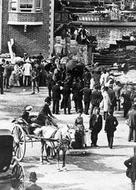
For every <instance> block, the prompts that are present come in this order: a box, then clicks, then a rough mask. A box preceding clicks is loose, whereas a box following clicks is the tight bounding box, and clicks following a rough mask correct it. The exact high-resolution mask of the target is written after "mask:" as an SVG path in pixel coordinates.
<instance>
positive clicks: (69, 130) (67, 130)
mask: <svg viewBox="0 0 136 190" xmlns="http://www.w3.org/2000/svg"><path fill="white" fill-rule="evenodd" d="M59 131H60V134H61V138H62V139H68V140H69V141H74V140H75V129H74V128H73V127H72V126H70V125H66V124H61V125H59Z"/></svg>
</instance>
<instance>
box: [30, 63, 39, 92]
mask: <svg viewBox="0 0 136 190" xmlns="http://www.w3.org/2000/svg"><path fill="white" fill-rule="evenodd" d="M31 84H32V94H35V88H37V92H38V93H39V70H38V69H37V68H36V67H35V66H34V67H33V68H32V71H31Z"/></svg>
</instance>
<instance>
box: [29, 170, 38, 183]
mask: <svg viewBox="0 0 136 190" xmlns="http://www.w3.org/2000/svg"><path fill="white" fill-rule="evenodd" d="M29 180H30V181H32V182H35V181H36V180H37V175H36V173H35V172H31V173H30V176H29Z"/></svg>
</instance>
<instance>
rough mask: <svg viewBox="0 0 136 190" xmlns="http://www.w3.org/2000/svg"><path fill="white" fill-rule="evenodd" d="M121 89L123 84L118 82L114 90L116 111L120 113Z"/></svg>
mask: <svg viewBox="0 0 136 190" xmlns="http://www.w3.org/2000/svg"><path fill="white" fill-rule="evenodd" d="M121 88H122V86H121V83H120V82H119V81H116V82H115V85H114V87H113V90H114V92H115V96H116V101H117V107H116V109H117V110H118V111H120V92H121Z"/></svg>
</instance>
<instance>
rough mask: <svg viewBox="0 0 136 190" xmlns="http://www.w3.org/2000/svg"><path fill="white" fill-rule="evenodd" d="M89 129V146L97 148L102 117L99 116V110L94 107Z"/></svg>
mask: <svg viewBox="0 0 136 190" xmlns="http://www.w3.org/2000/svg"><path fill="white" fill-rule="evenodd" d="M89 129H90V130H91V141H92V143H91V146H92V147H98V145H97V140H98V134H99V132H100V131H101V129H102V116H101V115H100V108H99V107H95V108H94V113H93V114H92V115H91V117H90V121H89Z"/></svg>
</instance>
